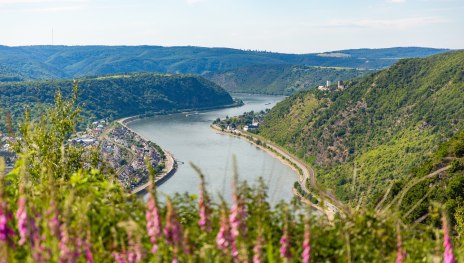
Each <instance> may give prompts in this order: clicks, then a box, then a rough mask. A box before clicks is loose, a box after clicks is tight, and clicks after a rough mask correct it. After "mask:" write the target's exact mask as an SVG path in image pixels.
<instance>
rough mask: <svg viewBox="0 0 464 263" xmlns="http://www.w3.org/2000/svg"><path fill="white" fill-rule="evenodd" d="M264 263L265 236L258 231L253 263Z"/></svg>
mask: <svg viewBox="0 0 464 263" xmlns="http://www.w3.org/2000/svg"><path fill="white" fill-rule="evenodd" d="M261 262H263V235H262V233H261V230H260V231H258V236H257V237H256V243H255V246H254V247H253V263H261Z"/></svg>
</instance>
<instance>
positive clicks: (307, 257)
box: [301, 223, 311, 263]
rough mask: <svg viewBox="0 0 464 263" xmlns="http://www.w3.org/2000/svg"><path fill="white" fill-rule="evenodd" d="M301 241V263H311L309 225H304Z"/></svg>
mask: <svg viewBox="0 0 464 263" xmlns="http://www.w3.org/2000/svg"><path fill="white" fill-rule="evenodd" d="M303 239H304V240H303V252H302V253H301V258H302V261H303V263H309V262H310V261H311V229H310V225H309V223H306V224H305V231H304V237H303Z"/></svg>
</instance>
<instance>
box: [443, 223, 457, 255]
mask: <svg viewBox="0 0 464 263" xmlns="http://www.w3.org/2000/svg"><path fill="white" fill-rule="evenodd" d="M442 222H443V234H444V237H443V246H444V247H445V252H444V254H443V263H456V259H455V258H454V254H453V245H452V244H451V237H450V235H449V229H448V222H447V220H446V216H445V215H443V216H442Z"/></svg>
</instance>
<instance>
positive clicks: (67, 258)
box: [58, 223, 76, 263]
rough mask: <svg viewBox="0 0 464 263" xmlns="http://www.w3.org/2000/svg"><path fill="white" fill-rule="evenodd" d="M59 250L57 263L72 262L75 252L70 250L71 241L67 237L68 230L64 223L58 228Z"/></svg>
mask: <svg viewBox="0 0 464 263" xmlns="http://www.w3.org/2000/svg"><path fill="white" fill-rule="evenodd" d="M58 246H59V249H60V257H59V262H60V263H65V262H73V261H74V259H75V258H76V255H75V252H76V251H73V249H72V244H71V239H70V237H69V232H68V228H67V226H66V224H65V223H63V224H61V226H60V243H59V244H58Z"/></svg>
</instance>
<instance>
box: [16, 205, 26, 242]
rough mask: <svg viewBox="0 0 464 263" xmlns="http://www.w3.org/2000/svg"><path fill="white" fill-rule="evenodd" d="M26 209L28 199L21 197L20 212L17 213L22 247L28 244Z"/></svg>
mask: <svg viewBox="0 0 464 263" xmlns="http://www.w3.org/2000/svg"><path fill="white" fill-rule="evenodd" d="M26 209H27V208H26V197H24V196H21V197H20V198H19V200H18V210H17V211H16V220H17V222H18V232H19V237H20V239H19V241H18V244H19V245H21V246H22V245H24V244H25V243H26V241H27V236H28V229H27V228H28V224H27V223H28V222H27V211H26Z"/></svg>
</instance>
